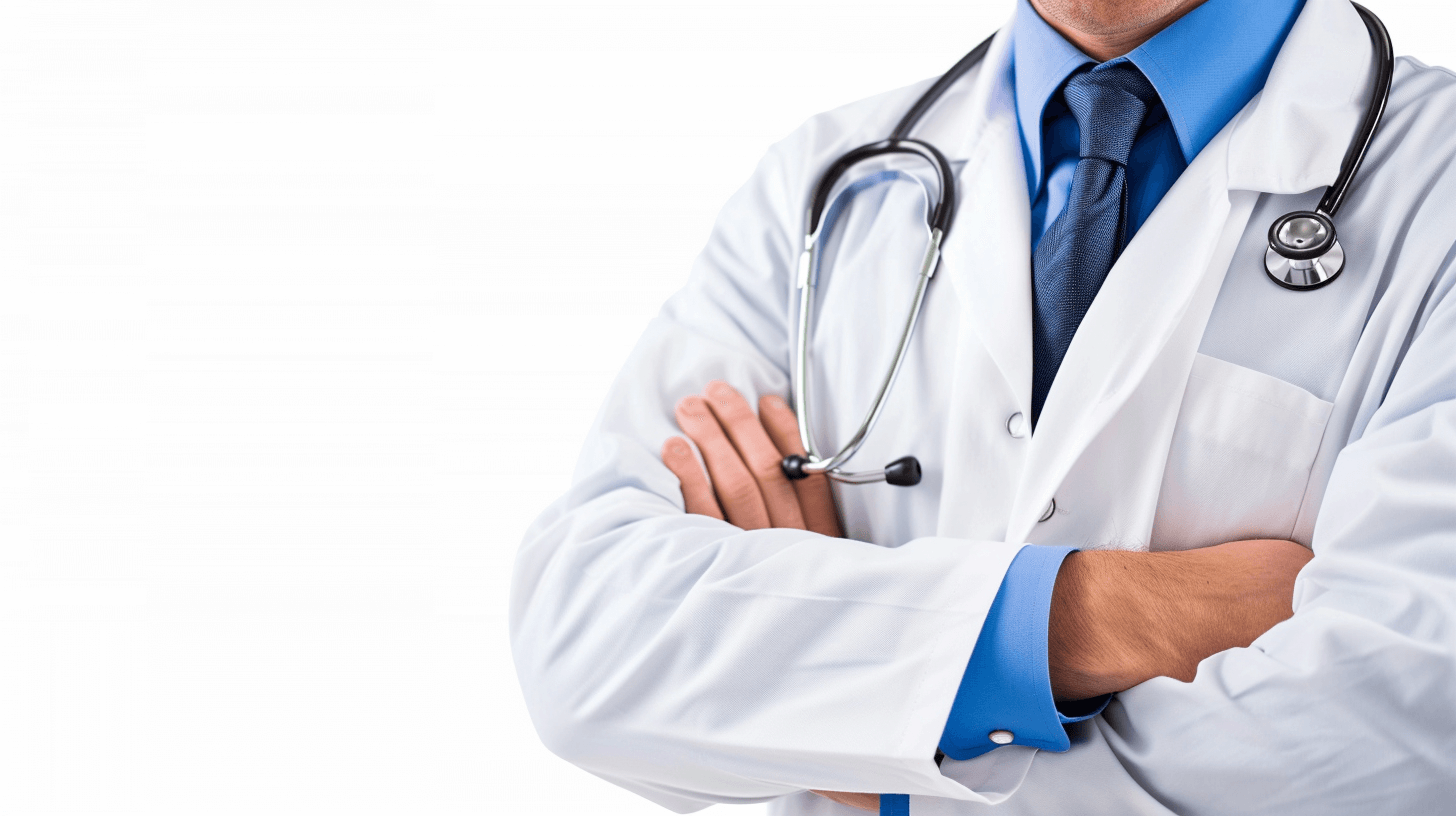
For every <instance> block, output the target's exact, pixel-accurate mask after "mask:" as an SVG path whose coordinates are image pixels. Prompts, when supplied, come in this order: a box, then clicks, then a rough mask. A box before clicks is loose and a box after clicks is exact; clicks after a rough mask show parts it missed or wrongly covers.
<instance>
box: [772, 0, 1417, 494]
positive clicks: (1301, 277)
mask: <svg viewBox="0 0 1456 816" xmlns="http://www.w3.org/2000/svg"><path fill="white" fill-rule="evenodd" d="M1352 5H1354V6H1355V10H1356V11H1357V12H1359V13H1360V18H1361V19H1362V20H1363V21H1364V22H1365V27H1366V28H1367V29H1369V33H1370V41H1371V43H1372V45H1373V46H1374V48H1375V82H1374V90H1373V91H1372V93H1371V95H1370V101H1369V103H1368V104H1367V105H1366V108H1365V115H1364V116H1363V117H1362V118H1361V120H1360V126H1359V127H1358V128H1356V130H1355V135H1354V137H1353V138H1352V139H1351V141H1350V146H1349V148H1348V149H1347V150H1346V151H1345V157H1344V160H1343V161H1342V162H1341V164H1340V173H1339V175H1338V176H1336V178H1335V181H1334V183H1333V184H1331V185H1330V186H1329V188H1328V189H1326V190H1325V194H1324V197H1323V198H1321V199H1320V201H1319V204H1318V205H1317V206H1316V207H1315V209H1314V210H1299V211H1296V212H1291V213H1287V214H1285V215H1282V216H1280V217H1279V218H1277V219H1275V221H1274V223H1273V224H1271V225H1270V226H1269V247H1268V249H1267V250H1266V251H1265V253H1264V271H1265V272H1266V273H1267V274H1268V276H1269V278H1270V279H1271V280H1273V281H1274V282H1275V283H1277V284H1279V285H1280V286H1282V287H1284V288H1285V289H1292V290H1295V291H1309V290H1312V289H1318V288H1320V287H1321V286H1325V285H1327V284H1329V283H1330V282H1331V281H1333V280H1334V279H1335V278H1336V277H1338V276H1339V274H1340V272H1341V271H1342V270H1343V269H1344V267H1345V250H1344V247H1342V246H1341V245H1340V242H1339V239H1338V237H1337V235H1336V232H1335V222H1334V217H1335V213H1337V212H1338V211H1339V209H1340V205H1341V204H1343V203H1344V200H1345V194H1346V193H1347V192H1349V189H1350V184H1351V182H1352V181H1354V178H1355V174H1356V172H1357V171H1358V170H1359V169H1360V163H1361V162H1362V161H1364V159H1365V153H1366V151H1367V150H1368V149H1369V147H1370V142H1371V141H1372V140H1373V139H1374V137H1375V130H1376V128H1377V127H1379V125H1380V117H1381V115H1382V114H1383V113H1384V112H1385V102H1386V99H1387V97H1389V95H1390V83H1391V77H1392V76H1393V74H1394V72H1395V54H1394V51H1393V49H1392V48H1391V44H1390V34H1389V33H1388V32H1386V30H1385V25H1384V24H1383V23H1381V22H1380V18H1378V17H1376V16H1375V15H1374V14H1372V13H1371V12H1370V11H1369V10H1368V9H1366V8H1364V7H1363V6H1361V5H1359V4H1352ZM990 45H991V40H990V38H988V39H986V41H984V42H982V43H981V44H980V45H977V46H976V47H975V48H973V49H971V52H970V53H969V54H966V55H965V56H964V57H962V58H961V60H960V61H959V62H957V63H956V64H955V65H954V66H952V67H951V69H950V70H949V71H946V72H945V74H944V75H943V76H941V77H940V79H938V80H936V82H935V84H933V85H931V86H930V88H929V90H927V91H926V92H925V93H924V94H922V95H921V96H920V98H919V99H917V100H915V104H914V105H911V106H910V110H909V111H907V112H906V113H905V115H904V116H903V117H902V118H901V119H900V122H899V124H897V125H895V129H894V130H893V131H891V133H890V138H888V139H885V140H883V141H879V142H874V143H872V144H867V145H864V146H862V147H858V148H855V149H854V150H851V151H849V152H848V153H845V154H844V155H843V156H840V157H839V158H838V159H836V160H835V161H834V163H833V164H831V165H829V167H828V169H826V170H825V171H824V173H823V174H822V175H821V176H820V177H819V180H818V182H817V183H816V184H815V185H814V194H813V196H812V197H811V198H810V204H809V211H808V215H807V218H806V220H805V224H806V229H805V235H804V251H803V254H802V255H801V256H800V258H799V270H798V280H797V285H798V290H799V327H798V329H799V330H798V342H797V346H796V348H795V354H794V382H793V388H794V407H795V409H796V412H797V414H798V419H799V439H800V441H801V442H802V443H803V445H804V450H805V451H806V452H807V455H806V456H799V455H793V456H786V457H784V460H783V463H782V466H783V471H784V474H785V475H787V476H788V477H789V478H790V479H803V478H805V477H806V476H809V475H810V474H814V473H823V474H826V475H827V476H829V477H830V478H831V479H834V480H836V481H840V482H847V483H849V484H865V483H869V482H879V481H885V482H889V483H890V484H892V485H901V486H910V485H916V484H919V483H920V475H921V474H920V462H919V460H917V459H916V458H915V457H914V456H904V457H901V458H899V459H896V460H895V461H893V462H891V463H890V464H888V465H886V466H885V467H884V468H882V469H880V470H866V471H848V470H845V469H844V464H845V463H846V462H848V461H849V460H850V458H852V457H853V456H854V455H855V453H857V452H858V451H859V449H860V447H861V446H862V445H864V441H865V437H867V436H868V435H869V432H870V430H871V429H872V428H873V427H874V425H875V422H876V421H877V420H878V419H879V418H880V414H881V413H883V411H884V408H885V398H886V397H887V396H888V395H889V393H890V387H891V386H892V385H894V383H895V377H896V376H897V375H898V374H899V373H900V368H901V365H902V364H903V363H904V362H905V352H906V351H907V350H908V349H909V347H910V338H911V337H912V336H913V335H914V333H915V324H916V323H917V322H918V321H919V319H920V308H921V306H922V305H923V304H924V302H925V292H926V290H927V288H928V287H929V285H930V280H931V278H932V277H934V276H935V270H936V268H937V267H938V266H939V265H940V246H941V242H942V241H943V240H944V239H945V235H946V233H947V232H949V231H950V226H951V223H952V221H954V219H955V212H956V185H955V174H954V171H953V170H952V169H951V165H950V162H949V161H948V160H947V159H946V157H945V155H944V154H942V153H941V152H940V150H938V149H937V148H936V147H935V145H932V144H930V143H929V142H925V141H921V140H919V139H912V138H910V135H909V134H910V131H911V130H912V129H913V128H914V127H915V125H916V124H918V123H919V121H920V119H921V118H922V117H924V116H925V113H926V111H928V110H930V108H931V106H933V105H934V104H935V103H936V101H937V100H939V99H940V98H941V96H943V95H944V94H945V92H946V91H947V90H948V89H949V88H950V86H951V85H954V84H955V82H956V81H957V80H959V79H960V78H961V77H962V76H963V75H965V73H966V72H967V71H969V70H970V69H971V68H972V67H973V66H975V65H976V64H977V63H978V62H980V61H981V59H982V58H983V57H984V56H985V55H986V51H987V50H988V49H989V48H990ZM896 154H900V155H909V156H915V157H918V158H919V159H920V160H921V161H923V162H925V163H926V164H928V165H929V166H930V168H931V170H932V171H933V172H934V174H935V181H936V184H935V189H934V190H933V191H930V190H927V192H928V194H929V195H930V199H931V202H932V203H931V206H930V207H928V208H927V212H926V221H927V226H928V227H929V231H930V242H929V245H928V246H927V247H926V250H925V254H924V256H923V257H922V258H921V261H920V274H919V277H918V278H917V279H916V284H915V295H914V299H913V300H912V301H911V305H910V314H909V316H908V317H906V319H905V323H904V326H903V328H902V329H901V330H900V337H899V343H898V345H897V347H896V349H895V356H894V358H893V360H892V361H891V363H890V367H889V370H888V371H886V372H885V376H884V378H883V379H882V380H881V381H880V385H879V388H878V390H877V391H876V392H875V396H874V400H873V402H871V403H870V409H869V411H868V412H867V413H866V414H865V416H864V419H863V420H862V421H861V422H860V424H859V427H858V428H857V429H856V430H855V432H854V434H852V435H851V436H850V438H849V440H848V441H847V442H845V443H844V445H843V446H842V447H841V448H840V449H839V450H838V451H837V452H835V453H832V454H829V455H824V454H822V453H821V452H820V451H819V448H818V446H817V445H816V444H815V441H814V435H813V433H812V432H811V430H810V429H811V428H812V427H813V416H814V414H813V405H814V403H813V393H812V389H811V382H810V376H809V366H810V359H809V358H810V352H809V340H810V338H811V337H812V335H813V328H814V294H815V289H816V287H817V284H818V280H819V262H820V256H821V253H822V252H823V248H824V245H825V239H826V238H827V237H828V233H829V231H830V230H832V228H833V223H834V221H835V219H836V217H837V214H838V212H837V208H836V207H831V206H829V195H830V193H831V192H832V191H833V190H834V187H835V184H836V183H838V181H839V180H840V179H841V178H842V177H843V176H844V175H845V173H846V172H848V171H849V170H850V168H852V167H854V166H856V165H858V164H859V163H861V162H863V161H865V160H867V159H873V158H877V157H881V156H890V155H896ZM892 175H902V174H899V173H897V172H896V171H886V172H885V173H881V174H878V175H877V176H874V177H871V179H870V180H871V181H873V180H878V179H881V178H884V177H888V176H892ZM912 178H913V177H912ZM856 183H858V182H856ZM826 207H828V212H827V213H826Z"/></svg>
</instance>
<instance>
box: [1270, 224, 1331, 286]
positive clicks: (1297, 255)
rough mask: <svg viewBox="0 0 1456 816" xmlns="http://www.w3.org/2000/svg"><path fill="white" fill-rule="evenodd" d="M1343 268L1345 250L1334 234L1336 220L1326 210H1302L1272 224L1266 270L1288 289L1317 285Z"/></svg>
mask: <svg viewBox="0 0 1456 816" xmlns="http://www.w3.org/2000/svg"><path fill="white" fill-rule="evenodd" d="M1344 268H1345V250H1344V248H1343V247H1341V246H1340V241H1339V239H1338V238H1337V237H1336V235H1335V224H1334V222H1333V221H1331V220H1330V218H1329V216H1327V215H1325V214H1324V213H1321V212H1315V211H1312V210H1300V211H1298V212H1292V213H1289V214H1287V215H1284V216H1282V217H1280V218H1279V219H1278V220H1277V221H1275V222H1274V223H1273V224H1270V225H1269V248H1268V249H1267V250H1265V251H1264V271H1266V272H1268V273H1269V279H1270V280H1272V281H1274V282H1275V283H1277V284H1279V285H1280V286H1283V287H1284V288H1285V289H1293V290H1295V291H1299V292H1304V291H1309V290H1310V289H1318V288H1320V287H1321V286H1324V285H1325V284H1327V283H1329V282H1330V281H1333V280H1334V279H1335V278H1337V277H1339V276H1340V272H1341V271H1343V270H1344Z"/></svg>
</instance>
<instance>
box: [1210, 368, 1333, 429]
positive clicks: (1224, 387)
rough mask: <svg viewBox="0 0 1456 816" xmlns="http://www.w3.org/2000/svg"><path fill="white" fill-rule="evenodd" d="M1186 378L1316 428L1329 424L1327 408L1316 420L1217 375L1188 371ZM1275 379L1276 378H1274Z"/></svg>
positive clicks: (1311, 396) (1330, 405)
mask: <svg viewBox="0 0 1456 816" xmlns="http://www.w3.org/2000/svg"><path fill="white" fill-rule="evenodd" d="M1230 365H1234V364H1233V363H1230ZM1249 370H1250V371H1253V369H1249ZM1258 373H1263V372H1258ZM1188 379H1190V380H1199V381H1201V382H1206V383H1212V384H1213V385H1215V386H1217V387H1218V389H1219V390H1220V391H1222V392H1224V393H1228V394H1238V395H1239V396H1242V397H1247V398H1248V399H1251V400H1253V401H1255V402H1259V403H1262V404H1264V405H1267V406H1269V407H1270V408H1274V409H1276V410H1278V411H1280V412H1281V413H1284V414H1288V415H1290V416H1291V418H1293V419H1296V420H1299V421H1301V422H1303V423H1304V424H1306V425H1311V426H1313V427H1316V428H1323V427H1325V426H1326V425H1328V424H1329V411H1328V410H1326V412H1325V418H1324V419H1321V420H1318V421H1316V420H1313V419H1311V418H1310V417H1309V416H1308V415H1307V414H1305V413H1304V412H1301V411H1299V410H1298V409H1297V408H1291V407H1290V406H1288V405H1281V404H1279V403H1278V402H1275V401H1273V400H1270V399H1267V398H1265V397H1262V396H1260V395H1259V394H1258V393H1256V392H1253V391H1250V390H1248V389H1244V388H1238V387H1236V386H1231V385H1228V384H1227V383H1224V382H1221V381H1220V380H1219V378H1217V377H1210V376H1207V375H1202V374H1192V373H1190V374H1189V375H1188ZM1275 379H1277V378H1275ZM1279 382H1281V383H1284V384H1285V385H1288V386H1289V387H1291V388H1299V386H1297V385H1295V384H1294V383H1291V382H1289V381H1287V380H1279ZM1299 390H1300V391H1301V392H1303V393H1304V394H1307V395H1309V397H1310V399H1313V400H1318V401H1319V402H1320V403H1322V404H1324V405H1325V406H1327V407H1328V408H1333V407H1334V403H1332V402H1329V401H1327V400H1322V399H1320V398H1319V397H1316V396H1315V395H1314V394H1310V393H1309V392H1308V391H1305V390H1304V389H1303V388H1299Z"/></svg>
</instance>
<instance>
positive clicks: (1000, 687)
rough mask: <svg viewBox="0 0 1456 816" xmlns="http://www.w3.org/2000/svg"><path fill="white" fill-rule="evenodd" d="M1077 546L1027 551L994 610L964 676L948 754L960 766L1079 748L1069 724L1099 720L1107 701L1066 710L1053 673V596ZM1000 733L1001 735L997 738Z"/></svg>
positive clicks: (943, 746)
mask: <svg viewBox="0 0 1456 816" xmlns="http://www.w3.org/2000/svg"><path fill="white" fill-rule="evenodd" d="M1073 552H1076V550H1075V549H1074V548H1072V547H1046V546H1037V545H1027V546H1025V547H1023V548H1022V549H1021V551H1020V552H1018V553H1017V554H1016V558H1015V559H1014V560H1013V561H1012V562H1011V566H1010V567H1009V568H1008V569H1007V570H1006V575H1005V577H1004V578H1003V579H1002V581H1001V587H1000V589H999V590H998V591H997V593H996V599H995V600H994V601H993V602H992V604H991V609H990V612H989V613H988V614H987V615H986V622H985V624H984V625H983V626H982V627H981V634H980V636H979V638H978V639H977V640H976V645H975V649H974V650H973V651H972V653H971V659H970V662H969V664H968V665H967V666H966V671H965V674H964V675H963V676H962V678H961V684H960V688H959V690H958V691H957V692H956V697H955V701H954V702H953V703H952V704H951V710H950V716H949V718H948V719H947V721H946V725H945V731H944V732H943V733H942V735H941V740H940V750H941V751H943V752H944V753H945V754H946V756H948V757H950V758H951V759H955V760H966V759H971V758H972V757H976V756H980V755H981V754H984V753H986V752H988V751H991V750H992V749H994V748H997V747H999V746H1001V745H1023V746H1027V747H1031V748H1040V749H1042V750H1047V751H1066V750H1068V749H1069V748H1071V741H1070V740H1069V739H1068V738H1067V734H1066V731H1064V730H1063V728H1062V724H1063V723H1065V722H1077V721H1079V720H1083V719H1087V718H1088V717H1092V716H1096V714H1097V713H1098V712H1100V711H1101V710H1102V707H1103V706H1105V705H1106V700H1100V701H1089V702H1087V704H1086V705H1075V704H1069V705H1068V707H1067V710H1066V712H1065V713H1064V712H1063V711H1059V710H1058V708H1057V704H1056V701H1055V700H1054V698H1053V697H1052V686H1051V675H1050V673H1049V670H1048V667H1047V626H1048V623H1049V620H1050V617H1051V603H1052V590H1053V589H1054V588H1055V586H1056V581H1057V572H1058V570H1060V569H1061V565H1062V560H1063V559H1065V558H1066V557H1067V556H1068V555H1069V554H1071V553H1073ZM993 735H994V736H993Z"/></svg>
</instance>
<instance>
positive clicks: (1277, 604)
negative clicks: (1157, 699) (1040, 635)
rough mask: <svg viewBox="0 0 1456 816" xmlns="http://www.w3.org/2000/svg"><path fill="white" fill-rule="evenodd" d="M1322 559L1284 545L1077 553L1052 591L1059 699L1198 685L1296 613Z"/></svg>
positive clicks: (1051, 645) (1052, 651)
mask: <svg viewBox="0 0 1456 816" xmlns="http://www.w3.org/2000/svg"><path fill="white" fill-rule="evenodd" d="M1313 557H1314V556H1313V554H1312V553H1311V552H1310V551H1309V550H1307V549H1305V548H1304V547H1302V546H1300V545H1299V544H1296V543H1294V542H1292V541H1281V540H1277V539H1257V540H1250V541H1233V542H1229V543H1227V544H1219V545H1217V546H1214V547H1206V548H1204V549H1199V550H1187V551H1184V552H1156V553H1145V552H1123V551H1106V550H1100V551H1083V552H1076V553H1072V554H1071V555H1069V556H1067V559H1066V560H1065V561H1063V562H1062V570H1061V572H1060V573H1058V574H1057V582H1056V588H1055V589H1054V590H1053V592H1052V610H1051V621H1050V627H1049V630H1048V635H1047V643H1048V660H1049V667H1050V670H1051V681H1052V692H1053V694H1054V695H1055V696H1056V697H1058V698H1059V699H1071V700H1076V699H1086V698H1089V697H1096V696H1098V695H1100V694H1108V693H1112V692H1116V691H1123V690H1125V689H1128V688H1131V687H1133V686H1135V685H1137V684H1138V683H1141V682H1143V681H1145V680H1148V679H1151V678H1153V677H1172V678H1175V679H1178V680H1183V681H1185V682H1187V681H1191V680H1192V679H1193V676H1194V675H1195V674H1196V673H1197V671H1198V664H1199V662H1200V661H1202V660H1203V659H1204V658H1206V657H1209V656H1211V655H1214V654H1217V653H1218V652H1222V651H1224V650H1226V649H1232V648H1235V647H1240V646H1248V645H1249V644H1251V643H1253V642H1254V639H1255V638H1257V637H1258V636H1259V635H1262V634H1264V632H1266V631H1268V630H1269V628H1270V627H1272V626H1274V625H1275V624H1276V623H1279V622H1280V621H1283V620H1285V619H1287V618H1289V617H1290V616H1291V615H1293V614H1294V610H1293V599H1294V579H1295V577H1296V576H1297V575H1298V574H1299V571H1300V569H1302V568H1303V567H1304V565H1305V564H1307V563H1309V560H1310V559H1311V558H1313Z"/></svg>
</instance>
